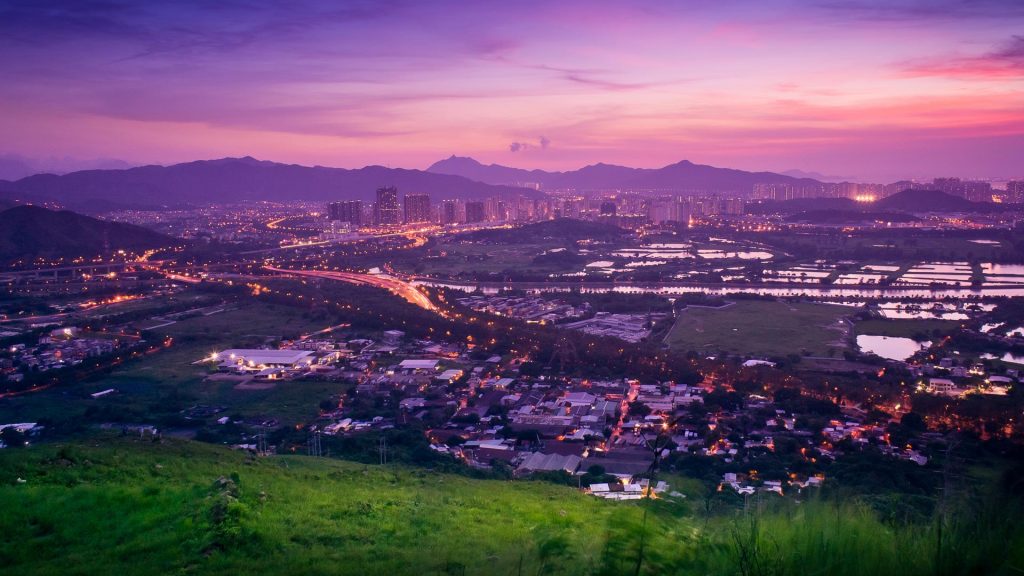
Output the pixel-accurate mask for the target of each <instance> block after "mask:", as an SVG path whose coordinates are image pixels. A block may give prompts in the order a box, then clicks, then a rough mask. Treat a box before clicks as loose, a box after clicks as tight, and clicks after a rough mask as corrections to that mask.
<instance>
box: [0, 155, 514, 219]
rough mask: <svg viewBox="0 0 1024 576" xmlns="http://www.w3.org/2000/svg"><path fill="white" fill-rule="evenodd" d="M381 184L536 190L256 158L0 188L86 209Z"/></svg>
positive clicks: (360, 195) (460, 190) (313, 193)
mask: <svg viewBox="0 0 1024 576" xmlns="http://www.w3.org/2000/svg"><path fill="white" fill-rule="evenodd" d="M381 186H397V187H398V189H399V193H400V194H403V193H413V192H417V193H426V194H430V195H431V196H432V197H433V198H434V199H435V200H441V199H445V198H466V197H487V196H499V195H513V194H526V195H530V194H533V193H534V192H533V191H531V190H525V189H517V188H512V187H508V186H492V185H489V184H484V183H480V182H474V181H471V180H469V179H467V178H463V177H461V176H452V175H446V174H434V173H429V172H423V171H420V170H405V169H400V168H385V167H383V166H367V167H365V168H360V169H358V170H346V169H343V168H325V167H322V166H316V167H309V166H299V165H295V164H278V163H275V162H267V161H259V160H255V159H253V158H248V157H246V158H224V159H221V160H203V161H197V162H189V163H185V164H175V165H173V166H141V167H138V168H130V169H127V170H85V171H81V172H72V173H70V174H65V175H63V176H57V175H54V174H40V175H35V176H30V177H28V178H23V179H21V180H17V181H15V182H10V183H8V184H6V185H0V191H6V192H8V196H11V195H12V193H16V194H20V195H22V196H24V197H26V198H52V199H56V200H58V201H60V202H62V203H64V204H65V205H67V206H71V207H78V206H88V205H89V204H90V203H93V202H94V201H97V200H98V201H103V202H107V203H113V204H128V203H130V204H165V205H176V204H177V205H180V204H207V203H210V202H214V201H216V202H237V201H242V200H272V201H286V200H319V201H326V200H341V199H362V200H370V199H372V198H373V195H374V191H375V190H376V189H377V188H379V187H381Z"/></svg>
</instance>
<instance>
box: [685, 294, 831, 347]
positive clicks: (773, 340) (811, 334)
mask: <svg viewBox="0 0 1024 576" xmlns="http://www.w3.org/2000/svg"><path fill="white" fill-rule="evenodd" d="M849 312H850V309H849V308H845V307H842V306H836V305H829V304H811V303H806V302H797V303H789V302H781V301H768V300H737V301H736V302H734V303H733V304H732V305H730V306H728V307H725V308H699V307H693V306H691V307H688V308H686V309H684V310H683V311H682V312H680V313H679V316H678V318H677V319H676V323H675V326H673V327H672V329H671V330H670V331H669V333H668V336H667V337H666V338H665V342H666V343H667V344H668V345H669V346H670V347H672V348H674V349H676V350H683V351H689V350H693V351H696V352H700V353H702V354H703V353H707V354H717V353H719V352H721V351H726V352H729V353H730V354H743V355H754V356H785V355H787V354H802V353H803V352H804V351H807V352H810V354H811V355H813V356H827V355H828V354H829V351H830V350H833V351H841V350H842V349H844V348H845V347H846V345H847V344H846V336H847V331H848V330H849V325H848V324H847V323H845V322H842V321H841V319H842V318H843V317H844V316H846V315H847V314H849Z"/></svg>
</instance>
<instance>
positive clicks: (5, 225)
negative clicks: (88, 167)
mask: <svg viewBox="0 0 1024 576" xmlns="http://www.w3.org/2000/svg"><path fill="white" fill-rule="evenodd" d="M175 243H178V241H177V240H175V239H174V238H171V237H169V236H165V235H163V234H159V233H157V232H154V231H152V230H148V229H146V228H142V227H139V226H133V225H130V224H122V223H119V222H104V221H102V220H97V219H95V218H90V217H88V216H83V215H81V214H76V213H74V212H68V211H60V212H55V211H53V210H47V209H46V208H40V207H38V206H17V207H14V208H10V209H8V210H4V211H3V212H0V262H6V261H11V260H15V259H19V258H34V257H38V256H49V257H60V256H64V257H69V256H93V255H96V254H100V253H102V252H104V250H105V249H106V248H109V249H110V250H120V249H124V250H136V251H138V250H144V249H147V248H156V247H159V246H168V245H172V244H175Z"/></svg>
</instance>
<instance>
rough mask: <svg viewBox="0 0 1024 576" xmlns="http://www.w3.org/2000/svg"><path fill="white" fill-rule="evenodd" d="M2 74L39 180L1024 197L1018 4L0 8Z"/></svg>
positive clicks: (78, 2) (11, 135) (970, 0)
mask: <svg viewBox="0 0 1024 576" xmlns="http://www.w3.org/2000/svg"><path fill="white" fill-rule="evenodd" d="M214 4H216V7H214V6H213V5H214ZM339 5H342V6H344V7H342V8H339V7H338V6H339ZM0 72H2V74H0V77H2V78H3V80H2V81H0V134H3V135H4V138H3V139H2V140H0V154H3V153H8V154H18V155H22V156H26V157H33V158H38V157H53V156H57V157H66V156H71V157H77V158H99V157H102V158H120V159H124V160H127V161H131V162H139V163H144V162H153V163H172V162H179V161H186V160H193V159H197V158H213V157H221V156H243V155H253V156H257V157H259V158H263V159H271V160H278V161H286V162H297V163H303V164H322V165H331V166H345V167H355V166H363V165H366V164H389V165H391V166H403V167H425V166H427V165H429V164H430V163H431V162H433V161H434V160H437V159H440V158H441V157H445V156H448V155H450V154H453V153H454V154H459V155H467V156H473V157H475V158H477V159H478V160H480V161H483V162H495V163H500V164H507V165H512V166H521V167H531V168H532V167H539V168H546V169H572V168H577V167H580V166H583V165H585V164H591V163H595V162H610V163H618V164H627V165H633V166H645V167H656V166H662V165H665V164H669V163H672V162H676V161H678V160H681V159H684V158H685V159H689V160H692V161H695V162H700V163H706V164H714V165H719V166H728V167H736V168H743V169H758V170H779V171H781V170H786V169H792V168H799V169H803V170H814V171H818V172H821V173H825V174H829V175H838V176H849V177H856V178H859V179H863V180H873V181H889V180H893V179H896V178H899V177H929V176H934V175H958V176H963V177H1007V176H1024V1H1021V0H920V1H916V0H915V1H910V0H888V1H885V0H871V1H858V2H848V1H838V0H835V1H827V0H823V1H820V2H797V1H793V0H791V1H788V2H787V1H781V2H774V1H770V0H751V1H729V0H717V1H712V0H707V1H703V0H696V1H688V2H670V1H657V2H650V3H648V4H644V3H643V2H636V1H633V2H600V1H597V0H589V1H572V0H569V1H565V0H560V1H558V2H552V1H549V0H545V1H537V2H534V1H531V0H520V1H517V2H488V1H486V0H478V1H472V2H443V1H424V0H418V1H410V2H404V1H392V2H301V1H298V2H296V1H289V2H279V3H256V2H245V1H237V0H235V1H232V0H228V1H225V2H219V3H210V2H176V3H171V2H119V1H117V0H66V1H48V0H28V1H25V2H18V1H10V0H0Z"/></svg>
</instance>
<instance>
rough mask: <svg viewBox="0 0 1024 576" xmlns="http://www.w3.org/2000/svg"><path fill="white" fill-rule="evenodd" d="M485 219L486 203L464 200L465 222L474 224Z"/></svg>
mask: <svg viewBox="0 0 1024 576" xmlns="http://www.w3.org/2000/svg"><path fill="white" fill-rule="evenodd" d="M485 220H487V205H486V204H484V203H483V202H480V201H472V202H466V223H467V224H476V223H477V222H483V221H485Z"/></svg>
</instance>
